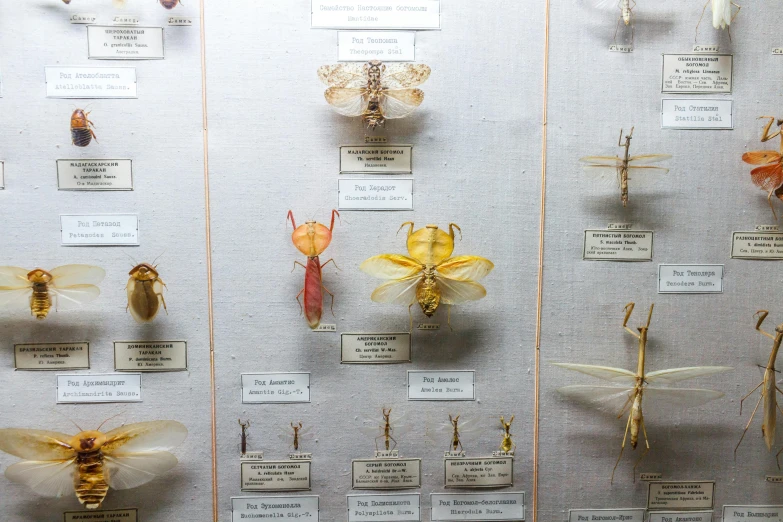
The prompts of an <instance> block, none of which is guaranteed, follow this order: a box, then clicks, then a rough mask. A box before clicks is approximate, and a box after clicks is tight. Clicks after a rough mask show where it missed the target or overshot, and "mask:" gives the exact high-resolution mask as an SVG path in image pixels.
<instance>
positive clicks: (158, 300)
mask: <svg viewBox="0 0 783 522" xmlns="http://www.w3.org/2000/svg"><path fill="white" fill-rule="evenodd" d="M157 268H158V267H157V266H153V265H151V264H150V263H140V264H138V265H136V266H134V267H133V269H131V271H130V272H129V273H128V275H130V278H129V279H128V284H127V285H125V290H126V291H127V293H128V306H127V307H126V310H127V311H129V312H130V314H131V316H133V318H134V319H135V320H136V321H137V322H139V323H148V322H150V321H152V320H153V319H154V318H155V316H156V315H157V313H158V310H159V309H160V305H161V304H162V305H163V309H164V310H166V313H167V314H168V313H169V311H168V309H167V308H166V301H165V299H163V289H164V288H167V287H166V283H164V282H163V280H162V279H161V278H160V275H159V274H158V271H157Z"/></svg>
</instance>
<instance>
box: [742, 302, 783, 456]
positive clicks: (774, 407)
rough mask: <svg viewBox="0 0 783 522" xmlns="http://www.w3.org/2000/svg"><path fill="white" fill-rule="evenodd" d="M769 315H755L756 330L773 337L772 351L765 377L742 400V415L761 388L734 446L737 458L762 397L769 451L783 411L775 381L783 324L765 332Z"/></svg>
mask: <svg viewBox="0 0 783 522" xmlns="http://www.w3.org/2000/svg"><path fill="white" fill-rule="evenodd" d="M767 315H769V312H768V311H767V310H759V311H758V312H756V315H755V316H754V317H757V318H758V322H757V323H756V330H758V331H759V332H761V334H762V335H765V336H767V337H769V338H770V339H772V351H770V353H769V359H768V360H767V364H766V366H764V367H762V369H763V370H764V379H763V380H762V381H761V382H760V383H759V385H758V386H756V387H755V388H753V389H752V390H751V391H750V393H748V394H747V395H745V396H744V397H743V398H742V400H740V415H742V403H743V402H744V401H745V399H747V398H748V397H750V396H751V395H753V393H754V392H755V391H756V390H758V389H759V388H761V395H760V396H759V400H758V402H757V403H756V407H755V408H753V413H751V414H750V420H748V423H747V424H746V425H745V430H744V431H743V432H742V437H740V440H739V442H738V443H737V446H736V447H735V448H734V456H735V458H736V455H737V449H739V447H740V444H742V439H744V438H745V434H746V433H747V432H748V428H750V423H751V422H753V417H754V416H755V415H756V410H758V409H759V405H760V404H761V401H762V399H763V400H764V410H763V415H764V418H763V420H762V422H761V433H762V435H763V436H764V442H766V444H767V450H768V451H772V445H773V444H774V443H775V425H776V423H777V422H776V421H777V414H778V411H780V412H781V413H783V410H781V408H780V405H779V404H778V402H777V395H775V392H778V393H781V394H783V390H781V389H780V388H779V387H778V385H777V383H776V382H775V373H776V372H777V370H775V359H777V357H778V350H780V342H781V341H782V340H783V324H780V325H778V326H776V327H775V335H772V334H771V333H768V332H765V331H764V330H762V329H761V323H763V322H764V320H765V319H766V318H767ZM781 453H783V449H781V450H780V451H778V452H777V453H776V454H775V462H776V463H777V465H778V469H780V460H779V457H780V454H781Z"/></svg>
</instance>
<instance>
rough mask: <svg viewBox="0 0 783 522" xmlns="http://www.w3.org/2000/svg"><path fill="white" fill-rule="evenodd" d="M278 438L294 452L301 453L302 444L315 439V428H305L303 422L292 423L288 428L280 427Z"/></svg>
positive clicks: (309, 426) (310, 426)
mask: <svg viewBox="0 0 783 522" xmlns="http://www.w3.org/2000/svg"><path fill="white" fill-rule="evenodd" d="M278 429H279V432H278V437H279V438H280V440H281V441H283V442H285V443H287V444H289V447H291V448H292V449H293V450H294V451H296V452H299V451H301V450H302V444H303V443H304V442H305V441H309V440H312V439H313V438H314V434H313V431H312V430H313V426H312V425H308V426H305V425H304V423H303V422H302V421H298V422H290V423H289V425H288V426H285V425H283V426H279V427H278Z"/></svg>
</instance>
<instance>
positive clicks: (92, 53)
mask: <svg viewBox="0 0 783 522" xmlns="http://www.w3.org/2000/svg"><path fill="white" fill-rule="evenodd" d="M87 56H88V58H90V59H94V60H162V59H163V28H162V27H137V26H136V27H120V26H116V25H88V26H87Z"/></svg>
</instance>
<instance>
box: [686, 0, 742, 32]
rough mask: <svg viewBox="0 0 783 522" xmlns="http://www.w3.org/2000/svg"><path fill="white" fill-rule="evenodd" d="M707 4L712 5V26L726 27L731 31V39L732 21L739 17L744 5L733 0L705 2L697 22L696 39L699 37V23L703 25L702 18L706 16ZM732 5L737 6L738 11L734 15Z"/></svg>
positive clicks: (710, 0) (716, 27)
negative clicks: (741, 5)
mask: <svg viewBox="0 0 783 522" xmlns="http://www.w3.org/2000/svg"><path fill="white" fill-rule="evenodd" d="M707 6H710V7H712V27H714V28H715V29H726V30H727V31H728V33H729V39H731V29H730V26H731V22H733V21H734V19H735V18H737V15H738V14H739V12H740V10H741V9H742V7H740V6H739V5H737V4H735V3H734V2H732V1H731V0H707V1H706V2H705V4H704V8H703V9H702V10H701V16H700V17H699V22H698V23H697V24H696V38H695V40H698V39H699V25H701V20H702V18H704V13H705V12H706V11H707ZM732 6H734V7H736V8H737V12H735V13H734V15H732V14H731V7H732Z"/></svg>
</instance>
